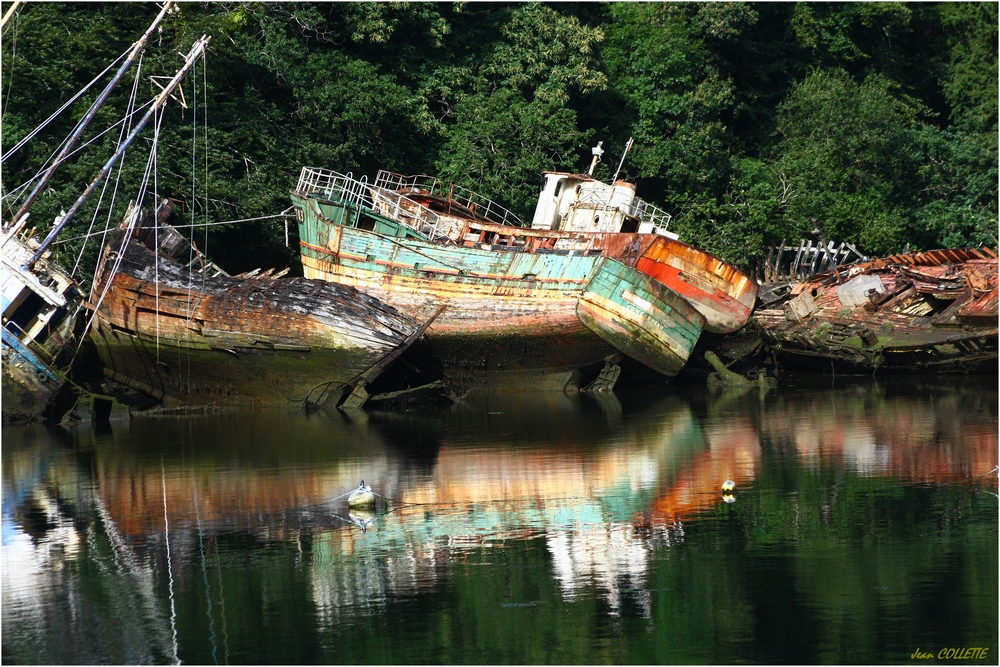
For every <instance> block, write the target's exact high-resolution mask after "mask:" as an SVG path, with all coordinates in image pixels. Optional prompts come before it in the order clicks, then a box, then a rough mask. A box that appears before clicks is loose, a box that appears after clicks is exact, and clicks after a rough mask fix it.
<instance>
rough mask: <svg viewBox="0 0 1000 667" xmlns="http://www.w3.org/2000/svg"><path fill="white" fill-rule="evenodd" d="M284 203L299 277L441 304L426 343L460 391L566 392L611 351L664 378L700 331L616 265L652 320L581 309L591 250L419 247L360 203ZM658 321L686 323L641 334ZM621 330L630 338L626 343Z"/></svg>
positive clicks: (399, 301) (394, 300) (649, 282)
mask: <svg viewBox="0 0 1000 667" xmlns="http://www.w3.org/2000/svg"><path fill="white" fill-rule="evenodd" d="M292 198H293V203H294V204H295V206H296V208H297V209H298V213H299V237H300V249H301V259H302V266H303V271H304V274H305V276H306V277H308V278H317V279H323V280H328V281H331V282H337V283H340V284H345V285H350V286H352V287H356V288H358V289H359V290H361V291H362V292H365V293H367V294H370V295H371V296H374V297H376V298H378V299H379V300H381V301H383V302H385V303H387V304H389V305H391V306H394V307H396V308H398V309H400V310H402V311H403V312H405V313H406V314H408V315H410V316H411V317H414V318H416V319H417V320H426V319H427V318H429V317H430V316H431V315H432V314H433V313H434V312H435V311H436V310H437V308H438V307H440V306H442V305H444V306H446V309H445V311H444V312H443V313H442V314H441V315H440V316H439V317H438V318H437V320H435V322H434V323H433V324H432V325H431V327H430V328H429V329H428V330H427V336H428V339H429V340H430V341H431V342H432V344H433V346H434V349H435V351H436V353H437V354H438V357H439V359H440V361H441V363H442V365H443V367H444V370H445V374H446V375H447V376H448V379H449V380H450V381H451V382H453V383H455V384H457V385H459V386H460V387H469V388H471V387H478V386H487V387H491V388H510V389H566V388H571V387H573V386H574V385H579V383H580V380H581V379H583V380H586V379H588V377H589V376H591V375H595V374H596V373H597V372H598V371H599V370H600V369H601V368H602V367H603V365H604V362H605V360H606V359H607V358H609V357H611V356H613V355H614V354H616V353H617V352H619V351H621V352H624V353H625V354H628V355H629V356H633V357H634V358H636V359H637V360H638V361H640V362H642V363H644V364H646V365H649V366H650V367H652V368H654V369H656V370H657V371H659V372H661V373H663V374H665V375H668V376H670V375H674V374H675V373H676V372H677V371H678V370H680V367H681V366H682V365H683V362H684V361H686V359H687V354H689V353H690V348H691V347H693V344H694V341H696V340H697V336H698V334H699V333H700V331H701V327H702V326H703V324H704V319H703V318H701V316H700V315H699V314H698V313H697V312H696V311H694V310H693V309H691V308H683V307H682V306H683V305H684V304H680V305H678V304H675V303H674V300H670V299H668V297H665V296H663V293H664V291H667V290H666V288H663V287H662V286H660V287H657V285H658V283H656V281H655V280H653V279H650V278H648V277H646V276H643V275H642V274H641V273H639V272H638V271H636V270H635V269H633V268H631V267H627V266H625V265H624V264H621V263H620V262H614V264H615V265H616V266H617V267H619V273H622V274H623V275H624V274H629V276H630V277H629V278H628V280H627V281H626V282H628V284H629V285H631V286H632V290H631V291H632V292H635V293H640V292H641V293H642V294H647V295H648V296H650V297H651V299H653V300H654V301H656V306H655V308H654V310H657V313H653V314H652V315H648V316H646V320H648V321H646V320H644V321H642V322H639V320H640V319H642V318H640V317H638V316H637V315H636V314H635V313H633V312H631V311H628V308H629V306H622V308H624V309H625V318H626V320H625V321H622V322H620V323H617V324H616V323H615V320H616V318H618V317H620V313H618V312H617V311H615V310H614V309H610V310H608V309H605V310H606V312H605V313H603V314H602V315H601V316H600V317H597V316H596V315H594V314H593V313H594V312H595V311H594V308H593V307H591V306H585V307H584V309H583V311H581V310H580V308H579V306H580V304H581V298H582V297H584V294H585V292H586V291H587V290H588V285H592V284H593V285H594V287H593V288H592V289H591V292H592V293H593V294H595V295H596V294H597V292H596V291H595V290H596V288H597V284H596V283H592V281H593V279H594V278H595V276H596V275H598V273H599V269H600V268H601V267H602V266H604V265H605V264H606V263H607V261H606V258H605V257H604V256H603V255H602V253H601V252H600V251H593V252H587V253H580V252H566V251H562V252H559V251H544V250H536V251H534V252H525V251H523V250H520V249H517V248H507V247H504V248H500V247H491V246H486V247H483V246H481V245H475V246H470V245H456V244H453V243H444V242H438V241H429V240H426V239H424V238H420V237H419V235H418V234H417V233H416V232H415V231H414V230H412V229H410V228H407V227H405V226H403V225H400V224H398V223H397V222H395V221H393V220H389V219H386V218H384V217H382V216H380V215H378V214H377V213H374V212H373V211H371V210H368V209H365V208H362V207H357V206H354V205H352V204H345V203H343V202H339V201H331V200H324V199H319V198H316V197H312V196H311V197H302V196H299V195H296V194H293V195H292ZM610 261H614V260H610ZM637 290H638V292H637ZM643 290H645V291H643ZM609 298H610V297H609ZM643 298H645V297H643ZM596 299H597V297H596V296H594V298H592V299H591V302H593V301H595V300H596ZM657 299H658V300H657ZM647 300H649V299H647ZM661 310H662V313H660V312H659V311H661ZM581 312H582V313H583V315H581ZM670 317H673V318H682V317H687V318H689V320H690V321H688V322H687V323H686V325H685V326H684V327H680V328H679V329H678V335H677V336H674V337H673V338H671V337H669V336H664V335H661V334H659V333H657V334H650V333H648V332H646V331H645V329H643V326H646V327H647V328H648V327H653V326H654V325H655V323H657V322H660V325H656V326H660V327H661V328H663V326H662V323H663V322H665V321H666V319H669V318H670ZM598 320H600V321H601V322H602V325H600V326H599V325H597V324H596V323H597V321H598ZM605 324H606V325H605ZM668 328H669V327H668ZM681 331H683V333H680V332H681ZM629 332H632V333H633V334H635V335H639V336H640V337H641V340H631V339H630V338H629V335H630V334H629ZM675 339H676V340H675ZM667 358H669V362H668V361H667Z"/></svg>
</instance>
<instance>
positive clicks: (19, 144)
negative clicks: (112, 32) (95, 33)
mask: <svg viewBox="0 0 1000 667" xmlns="http://www.w3.org/2000/svg"><path fill="white" fill-rule="evenodd" d="M131 50H132V46H129V47H128V48H127V49H126V50H125V52H124V53H122V54H121V55H120V56H118V60H115V61H114V62H113V63H111V64H110V65H108V67H107V69H105V70H104V71H103V72H101V73H100V74H98V75H97V76H96V77H95V78H94V80H93V81H91V82H90V83H88V84H87V85H86V86H84V87H83V88H82V89H81V90H80V91H79V92H77V94H76V95H74V96H73V97H71V98H70V99H69V100H68V101H67V102H66V103H65V104H63V105H62V106H61V107H59V108H58V109H56V111H55V113H53V114H52V115H51V116H49V117H48V118H46V119H45V120H44V121H42V124H41V125H39V126H38V127H36V128H35V129H34V130H32V131H31V132H29V133H28V135H27V136H25V137H24V138H23V139H21V141H19V142H17V144H16V145H15V146H14V147H13V148H11V149H10V150H9V151H7V152H6V153H4V154H3V156H2V157H0V162H6V161H7V158H9V157H10V156H11V155H13V154H14V153H16V152H17V151H19V150H21V148H23V147H24V145H25V144H27V143H28V142H29V141H31V140H32V139H33V138H34V137H35V135H37V134H38V133H39V132H41V131H42V130H44V129H45V128H46V126H48V124H49V123H51V122H52V121H53V120H55V119H56V118H57V117H58V116H59V114H61V113H62V112H63V111H65V110H66V109H67V108H69V107H70V106H72V104H73V103H74V102H76V101H77V100H78V99H79V98H80V96H81V95H83V94H84V93H85V92H87V91H88V90H90V88H91V87H93V86H94V84H96V83H97V82H98V81H100V80H101V79H103V78H104V75H105V74H107V73H108V72H110V71H111V69H112V68H113V67H114V66H115V65H117V64H118V62H119V61H120V60H121V59H122V58H124V57H125V56H126V55H128V52H129V51H131ZM7 99H10V92H9V91H8V94H7ZM63 143H65V142H63ZM62 145H63V144H60V146H62ZM56 150H57V151H58V149H56ZM53 155H55V152H53ZM67 157H68V156H67ZM51 159H52V156H51V155H50V156H49V160H51ZM46 164H48V161H46ZM32 180H34V179H32Z"/></svg>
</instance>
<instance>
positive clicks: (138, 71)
mask: <svg viewBox="0 0 1000 667" xmlns="http://www.w3.org/2000/svg"><path fill="white" fill-rule="evenodd" d="M142 58H143V56H142V54H140V55H139V61H138V62H137V63H136V68H135V81H134V82H133V84H132V94H131V95H130V97H129V100H128V105H127V106H126V108H125V111H126V114H125V115H126V117H128V118H130V115H129V111H130V110H132V109H134V108H135V100H136V96H137V94H138V91H139V78H140V76H141V74H142ZM131 129H132V125H131V123H129V124H128V125H126V124H125V123H122V124H121V131H120V132H119V133H118V142H117V143H116V144H115V150H116V151H117V150H118V149H119V148H120V147H121V145H122V142H123V141H124V140H125V137H127V136H128V132H129V131H130V130H131ZM125 158H126V156H124V155H123V156H122V159H121V160H119V161H118V176H117V177H116V178H115V187H114V188H113V189H112V192H111V203H110V204H109V205H108V218H107V220H106V221H105V223H104V232H103V233H102V235H101V239H102V243H101V246H102V247H103V245H104V244H103V239H104V237H106V236H107V233H108V229H109V228H110V226H111V215H112V211H114V208H115V202H116V201H117V200H118V186H119V184H120V183H121V177H122V170H123V169H124V168H125ZM110 184H111V181H110V179H108V180H106V181H104V185H103V187H102V188H101V196H100V197H99V198H98V200H97V205H96V206H95V207H94V217H93V218H91V220H90V227H88V228H87V235H86V236H85V237H83V238H84V242H83V243H82V244H81V245H80V252H79V254H78V255H77V256H76V263H75V264H73V270H72V271H71V272H70V275H76V271H77V269H78V268H79V267H80V261H81V260H82V259H83V253H84V251H85V250H86V249H87V241H86V239H87V238H89V237H90V234H91V232H92V231H93V229H94V224H95V223H96V222H97V216H98V215H100V212H101V202H103V201H104V194H105V193H106V192H107V191H108V186H109V185H110ZM91 284H93V283H91Z"/></svg>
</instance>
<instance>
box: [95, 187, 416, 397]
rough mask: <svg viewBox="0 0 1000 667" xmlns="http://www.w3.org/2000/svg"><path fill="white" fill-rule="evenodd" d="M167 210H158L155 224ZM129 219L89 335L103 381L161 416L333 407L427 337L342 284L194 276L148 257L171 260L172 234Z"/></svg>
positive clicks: (177, 246) (113, 242) (109, 256)
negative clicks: (148, 401) (154, 405)
mask: <svg viewBox="0 0 1000 667" xmlns="http://www.w3.org/2000/svg"><path fill="white" fill-rule="evenodd" d="M171 207H172V205H171V204H170V203H169V202H167V203H166V205H164V206H162V207H161V213H160V219H161V221H162V220H163V219H165V217H166V215H169V210H170V208H171ZM130 217H131V218H134V217H137V216H136V215H135V214H134V211H132V212H130V214H129V216H127V217H126V222H125V223H123V225H122V226H121V227H119V228H118V229H116V230H114V231H113V232H112V235H111V238H110V241H109V243H108V244H107V246H106V247H105V250H104V254H103V256H102V259H101V265H100V266H99V272H98V280H97V281H96V282H95V286H94V290H93V292H92V295H91V301H90V307H91V308H92V309H94V310H96V323H95V326H94V328H93V330H92V332H91V338H92V339H93V340H94V342H95V344H96V346H97V348H98V352H99V353H100V356H101V360H102V362H103V364H104V366H105V369H104V374H105V375H106V376H107V377H108V378H110V379H112V380H115V381H117V382H119V383H121V384H124V385H126V386H129V387H131V388H133V389H136V390H138V391H141V392H143V393H146V394H148V395H150V396H152V397H153V398H156V399H157V400H159V401H160V402H161V404H162V405H163V407H165V408H171V407H180V406H206V405H216V406H225V405H230V406H232V405H236V406H252V407H268V406H275V407H277V406H289V405H298V406H304V407H307V408H308V407H314V406H319V405H323V404H332V405H338V404H339V403H340V402H341V401H344V400H349V399H350V398H351V396H352V392H355V391H358V392H360V394H361V395H362V396H365V395H366V394H364V391H363V390H364V386H365V384H366V383H369V382H371V381H372V380H374V379H375V376H377V375H378V374H379V373H380V372H381V371H382V370H384V369H385V367H386V366H387V365H388V362H390V361H391V360H393V359H395V358H396V356H397V355H398V354H399V353H400V352H402V351H403V350H404V349H405V348H406V347H407V346H408V345H410V344H411V343H413V342H414V341H415V340H416V339H417V338H419V336H420V335H421V334H422V333H423V331H424V329H425V328H426V323H425V325H424V326H421V325H420V324H419V323H418V322H417V321H416V320H413V319H411V318H409V317H407V316H405V315H402V314H400V313H398V312H397V311H396V310H395V309H393V308H391V307H388V306H386V305H385V304H382V303H380V302H379V301H378V300H376V299H374V298H372V297H369V296H367V295H364V294H361V293H360V292H358V291H357V290H355V289H352V288H349V287H344V286H341V285H334V284H330V283H327V282H324V281H318V280H307V279H305V278H273V277H269V276H258V277H254V278H240V277H225V276H222V275H219V276H207V275H203V274H201V273H197V272H194V271H192V270H191V269H189V268H188V267H187V266H184V265H182V264H180V263H179V262H177V261H175V260H173V259H171V257H169V256H167V255H166V253H165V252H160V253H159V255H157V254H154V252H153V250H152V249H151V248H153V247H159V248H161V249H165V248H169V249H170V250H171V251H172V253H170V254H173V255H174V256H176V254H177V253H178V252H181V251H182V250H184V249H185V248H187V246H186V242H185V241H184V240H183V238H182V237H181V236H180V234H178V233H177V232H176V231H175V230H173V229H172V228H171V227H169V226H167V225H163V224H162V222H161V223H160V229H159V230H158V233H157V234H154V233H153V229H145V230H144V231H145V233H142V232H139V231H136V232H135V233H134V234H133V231H134V230H131V229H129V228H128V220H129V218H130ZM146 217H147V218H151V217H152V216H151V215H147V216H146ZM136 227H138V228H140V229H141V228H142V227H143V226H142V225H141V224H137V225H136ZM136 237H139V238H141V239H142V240H143V242H144V243H145V244H144V243H141V242H139V240H137V239H136ZM157 241H158V242H157ZM184 252H185V254H187V251H186V250H184Z"/></svg>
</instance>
